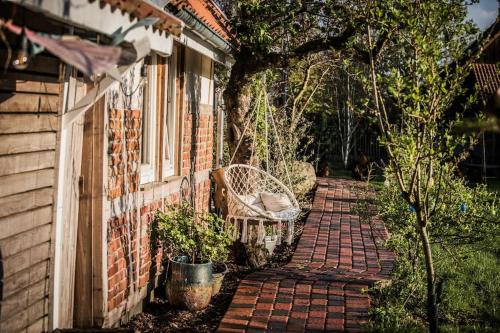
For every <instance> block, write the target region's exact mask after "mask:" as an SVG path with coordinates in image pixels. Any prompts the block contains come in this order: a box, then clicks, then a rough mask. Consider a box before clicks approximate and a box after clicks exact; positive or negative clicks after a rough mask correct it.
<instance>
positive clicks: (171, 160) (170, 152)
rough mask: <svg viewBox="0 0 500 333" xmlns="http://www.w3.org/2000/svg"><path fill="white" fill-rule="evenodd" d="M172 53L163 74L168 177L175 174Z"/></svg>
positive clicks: (165, 170)
mask: <svg viewBox="0 0 500 333" xmlns="http://www.w3.org/2000/svg"><path fill="white" fill-rule="evenodd" d="M175 50H176V48H174V52H173V53H172V56H171V57H170V58H169V60H168V74H167V75H165V80H166V82H165V87H166V94H165V108H164V112H165V113H164V114H165V116H164V118H163V119H164V130H163V163H162V165H163V170H162V175H163V177H164V178H165V177H170V176H173V175H175V159H176V151H175V150H176V149H177V148H178V145H177V144H176V141H177V140H176V138H177V130H176V129H177V127H176V125H177V112H176V110H177V103H176V89H175V80H176V77H177V61H178V57H177V52H176V51H175Z"/></svg>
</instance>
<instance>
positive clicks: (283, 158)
mask: <svg viewBox="0 0 500 333" xmlns="http://www.w3.org/2000/svg"><path fill="white" fill-rule="evenodd" d="M266 100H267V99H266ZM267 103H269V101H267ZM268 105H269V104H268ZM270 116H271V124H272V125H273V128H274V134H275V135H276V141H277V142H278V148H279V151H280V154H281V159H282V160H283V164H284V166H285V173H286V177H287V178H288V186H290V188H291V187H292V180H291V178H290V173H289V172H288V166H287V163H286V160H285V154H283V149H282V147H281V141H280V137H279V136H278V130H277V129H276V123H275V121H274V117H273V113H272V112H270Z"/></svg>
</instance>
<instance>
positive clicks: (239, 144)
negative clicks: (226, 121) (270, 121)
mask: <svg viewBox="0 0 500 333" xmlns="http://www.w3.org/2000/svg"><path fill="white" fill-rule="evenodd" d="M257 105H260V95H259V103H258V104H255V106H254V108H253V110H252V113H253V111H255V110H256V109H257ZM251 120H252V117H251V114H250V117H248V119H247V123H246V124H245V127H244V128H243V132H242V133H241V136H240V139H239V140H238V144H237V145H236V149H234V152H233V155H232V156H231V159H230V160H229V165H231V164H233V161H234V157H235V156H236V153H237V152H238V150H239V149H240V146H241V143H242V142H243V139H244V138H245V133H246V132H247V129H248V126H249V125H250V121H251Z"/></svg>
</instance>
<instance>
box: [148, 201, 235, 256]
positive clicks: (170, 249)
mask: <svg viewBox="0 0 500 333" xmlns="http://www.w3.org/2000/svg"><path fill="white" fill-rule="evenodd" d="M155 222H156V224H157V227H158V237H159V239H160V240H161V241H162V243H163V245H164V250H165V253H166V254H167V255H168V256H169V257H173V256H177V255H187V256H189V258H190V259H191V261H192V262H193V263H194V262H195V261H196V260H200V261H201V262H203V261H211V262H224V261H226V260H227V257H228V255H229V246H230V245H231V243H232V241H231V237H230V234H231V230H230V226H229V225H225V222H224V220H222V219H221V218H219V217H218V216H217V215H215V214H211V213H209V212H195V211H194V209H193V208H192V207H191V206H190V205H188V204H186V203H183V204H180V205H170V206H169V207H168V208H167V210H166V211H165V212H161V211H158V212H157V213H156V217H155Z"/></svg>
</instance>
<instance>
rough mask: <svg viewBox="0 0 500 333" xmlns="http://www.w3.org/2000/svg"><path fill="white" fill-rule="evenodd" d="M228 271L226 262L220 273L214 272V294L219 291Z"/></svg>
mask: <svg viewBox="0 0 500 333" xmlns="http://www.w3.org/2000/svg"><path fill="white" fill-rule="evenodd" d="M226 273H227V266H226V264H224V270H223V271H222V272H220V273H219V272H218V273H212V296H215V295H217V294H218V293H219V291H220V288H221V287H222V280H224V276H225V275H226Z"/></svg>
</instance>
